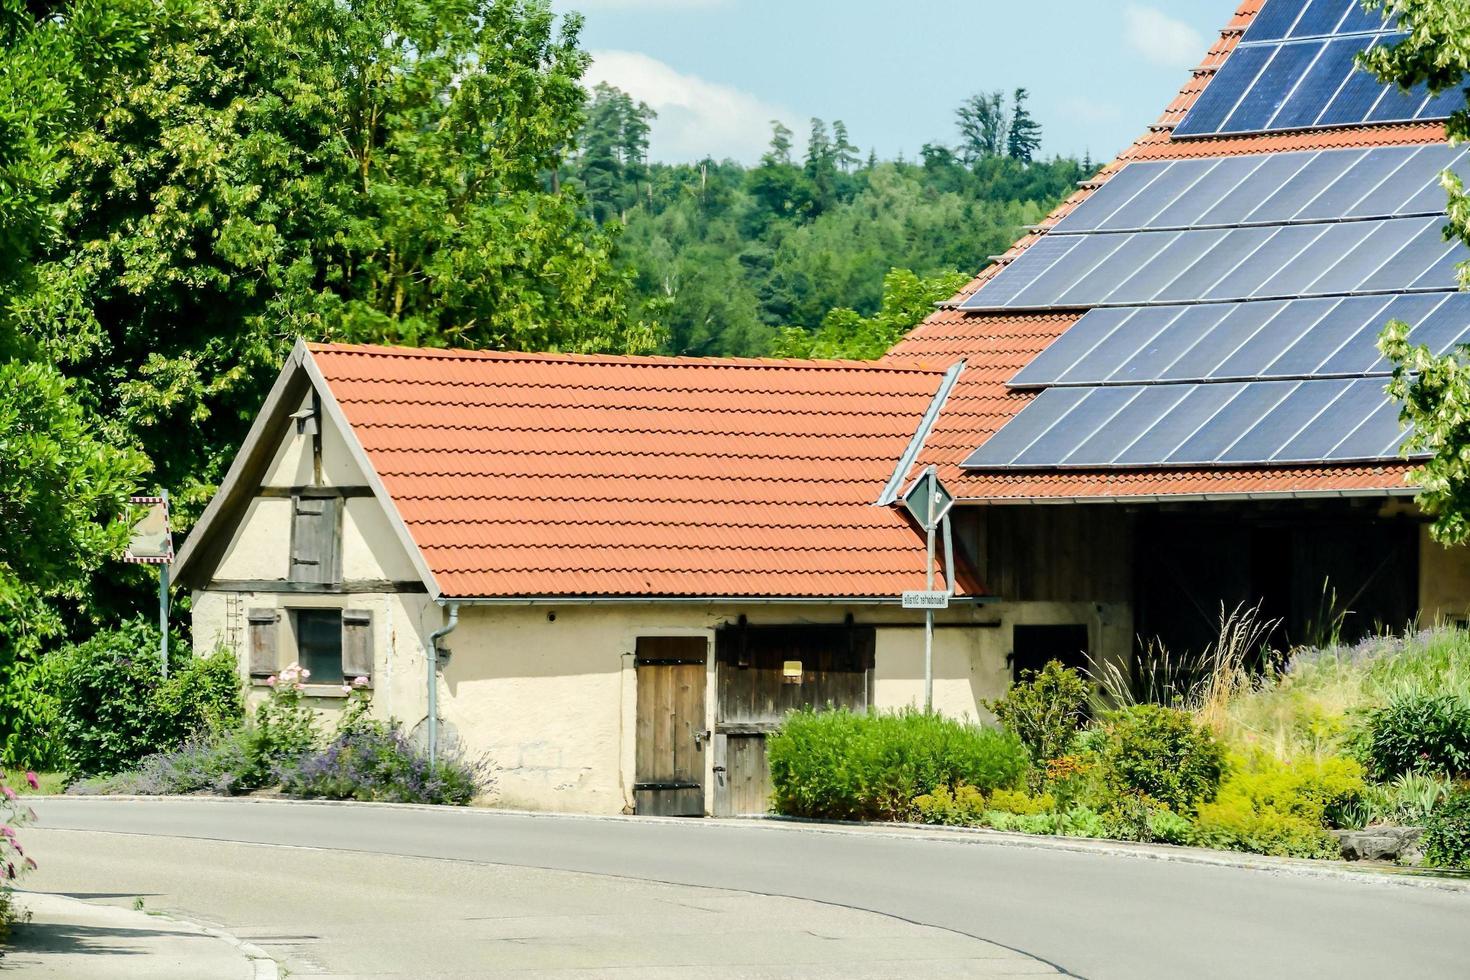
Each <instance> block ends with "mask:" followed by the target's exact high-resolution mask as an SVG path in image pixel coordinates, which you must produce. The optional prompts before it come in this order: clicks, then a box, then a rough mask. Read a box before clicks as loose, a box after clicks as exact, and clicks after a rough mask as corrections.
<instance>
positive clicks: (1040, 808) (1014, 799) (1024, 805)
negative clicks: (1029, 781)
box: [990, 789, 1057, 815]
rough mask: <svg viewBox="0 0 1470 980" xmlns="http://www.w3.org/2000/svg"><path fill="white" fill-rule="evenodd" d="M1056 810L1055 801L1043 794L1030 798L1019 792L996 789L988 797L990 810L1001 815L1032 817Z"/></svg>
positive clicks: (1028, 795)
mask: <svg viewBox="0 0 1470 980" xmlns="http://www.w3.org/2000/svg"><path fill="white" fill-rule="evenodd" d="M1056 808H1057V801H1056V800H1055V799H1053V798H1052V797H1051V796H1049V795H1047V794H1045V793H1043V794H1041V795H1040V796H1032V795H1030V794H1029V793H1023V792H1021V791H1019V790H1010V789H998V790H996V791H995V792H994V793H992V794H991V795H990V809H992V810H999V811H1001V812H1002V813H1015V814H1018V815H1034V814H1037V813H1050V812H1051V811H1052V810H1055V809H1056Z"/></svg>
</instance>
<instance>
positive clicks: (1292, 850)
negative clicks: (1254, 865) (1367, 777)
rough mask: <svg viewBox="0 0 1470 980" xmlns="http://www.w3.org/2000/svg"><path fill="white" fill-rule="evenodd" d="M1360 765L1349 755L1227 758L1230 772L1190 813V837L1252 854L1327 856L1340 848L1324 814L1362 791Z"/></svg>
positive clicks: (1338, 810)
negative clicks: (1318, 758) (1212, 794)
mask: <svg viewBox="0 0 1470 980" xmlns="http://www.w3.org/2000/svg"><path fill="white" fill-rule="evenodd" d="M1364 789H1365V786H1364V783H1363V767H1362V766H1361V765H1359V764H1358V763H1357V762H1355V761H1353V760H1351V759H1344V758H1341V757H1333V758H1328V759H1324V760H1322V761H1320V762H1319V761H1315V760H1312V759H1306V758H1304V759H1299V760H1297V761H1296V762H1294V763H1290V764H1287V763H1283V762H1281V761H1280V760H1278V759H1276V758H1274V757H1271V756H1268V755H1266V754H1264V753H1259V754H1257V755H1254V756H1251V757H1249V758H1244V757H1236V758H1234V759H1232V760H1231V768H1230V774H1229V775H1228V776H1227V777H1226V778H1225V780H1224V782H1222V783H1221V784H1220V790H1219V792H1218V793H1217V794H1216V796H1215V799H1214V801H1213V802H1211V803H1206V804H1203V805H1201V806H1200V808H1199V811H1198V814H1197V815H1196V818H1195V831H1194V832H1195V842H1196V843H1199V844H1202V845H1204V846H1206V847H1219V848H1225V849H1228V850H1233V851H1250V852H1252V853H1256V854H1275V855H1280V856H1282V857H1312V858H1330V857H1336V856H1337V855H1338V853H1339V850H1338V845H1337V840H1336V838H1334V837H1333V836H1332V835H1331V834H1330V833H1328V832H1327V822H1328V820H1329V817H1331V816H1332V815H1334V814H1338V813H1341V812H1342V811H1343V810H1344V809H1346V808H1348V807H1350V806H1351V805H1353V804H1354V803H1356V802H1357V800H1358V799H1359V798H1360V797H1361V796H1362V794H1363V792H1364Z"/></svg>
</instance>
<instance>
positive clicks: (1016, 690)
mask: <svg viewBox="0 0 1470 980" xmlns="http://www.w3.org/2000/svg"><path fill="white" fill-rule="evenodd" d="M1090 696H1091V694H1090V691H1089V690H1088V686H1087V682H1086V681H1084V680H1083V679H1082V677H1081V675H1079V674H1078V673H1077V672H1076V671H1075V670H1071V669H1070V668H1067V667H1063V666H1062V665H1061V663H1060V662H1058V661H1056V660H1052V661H1049V662H1048V663H1047V665H1046V666H1045V667H1044V668H1042V669H1041V670H1040V671H1039V672H1038V671H1027V672H1026V673H1025V674H1023V675H1022V680H1021V682H1020V683H1018V684H1015V685H1013V686H1012V687H1011V689H1010V690H1009V691H1007V692H1006V696H1005V697H1003V698H1001V699H1000V700H998V701H987V702H985V706H986V707H987V708H989V709H990V710H991V711H992V712H994V714H995V717H996V718H997V719H998V720H999V721H1000V723H1001V725H1002V726H1003V727H1004V728H1005V730H1006V731H1008V732H1011V733H1012V734H1013V735H1015V736H1016V737H1017V738H1019V739H1020V740H1021V744H1022V745H1024V746H1026V751H1027V753H1029V754H1030V756H1031V764H1032V766H1033V767H1035V769H1034V772H1035V774H1036V776H1037V777H1038V779H1039V777H1040V773H1041V767H1043V766H1045V765H1046V763H1047V761H1048V760H1051V759H1055V758H1057V757H1058V756H1061V755H1065V754H1066V752H1067V748H1068V747H1069V746H1070V745H1071V743H1072V740H1073V739H1074V738H1075V737H1076V735H1077V731H1078V729H1080V728H1081V727H1082V725H1083V724H1084V723H1085V722H1086V721H1087V703H1088V701H1089V699H1090ZM1039 788H1040V783H1039V782H1037V783H1035V784H1034V785H1033V786H1032V789H1039Z"/></svg>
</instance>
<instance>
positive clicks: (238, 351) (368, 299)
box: [14, 0, 655, 517]
mask: <svg viewBox="0 0 1470 980" xmlns="http://www.w3.org/2000/svg"><path fill="white" fill-rule="evenodd" d="M135 2H137V3H140V4H141V6H142V7H143V8H145V11H146V14H147V23H148V29H147V31H146V33H145V34H143V35H142V38H143V40H142V42H141V43H143V44H144V48H143V53H144V54H146V57H145V58H143V59H141V63H140V64H139V65H137V66H136V67H135V68H134V69H132V70H119V71H115V72H111V73H109V74H108V75H106V76H105V77H103V78H102V79H100V80H99V84H98V85H97V90H96V93H95V96H96V97H95V99H94V103H95V106H96V109H95V110H94V111H91V112H90V113H89V114H88V115H87V116H86V117H85V118H82V119H80V120H79V125H78V127H77V129H78V132H79V133H80V134H81V135H80V136H79V137H78V138H77V139H75V140H72V141H70V142H69V143H67V144H65V145H64V146H63V147H62V148H61V149H59V150H58V151H57V152H58V154H59V156H60V158H61V160H62V161H63V163H64V165H65V167H66V170H67V177H66V180H65V182H64V189H65V191H66V197H65V200H64V202H63V203H64V210H63V212H62V213H63V215H64V220H63V221H62V223H61V226H60V228H59V230H58V234H57V235H56V236H54V237H53V239H52V240H50V241H49V242H48V243H47V245H46V247H45V248H44V249H43V250H41V252H40V254H38V256H37V261H35V262H34V263H33V265H32V267H31V279H32V281H31V283H30V288H29V289H27V290H25V291H23V292H22V293H21V294H19V295H18V296H17V297H16V299H15V300H14V304H16V305H18V306H19V307H20V308H22V309H24V310H25V311H26V314H27V316H26V318H25V320H26V323H25V326H26V330H27V332H28V334H29V336H30V337H31V338H32V339H33V340H34V341H35V342H36V343H37V344H39V345H40V346H41V347H42V348H43V349H44V350H45V351H46V354H47V356H48V357H50V358H51V359H53V360H55V361H58V362H61V363H64V364H65V365H66V371H67V373H68V374H70V375H72V376H73V377H75V378H76V379H78V382H79V383H80V385H81V390H82V392H83V393H84V395H85V397H86V398H88V399H90V400H92V401H94V402H95V403H96V405H97V406H98V408H99V409H100V410H101V411H102V412H104V413H105V414H106V415H107V416H108V417H109V418H111V419H113V420H115V421H116V422H117V423H118V424H119V425H120V426H121V429H122V431H123V432H125V433H126V434H127V435H128V436H129V437H130V438H133V439H136V440H138V441H139V442H140V443H141V444H142V445H143V446H144V448H145V449H146V450H147V451H148V453H149V455H150V456H151V457H152V459H153V460H154V462H155V464H156V466H157V470H158V473H159V476H160V479H161V482H163V483H164V484H165V485H167V486H170V487H171V488H173V489H174V490H175V491H176V498H177V499H178V500H179V501H180V503H181V505H182V511H183V513H184V515H185V517H187V515H188V514H190V513H192V512H195V511H197V509H198V508H199V507H200V506H201V505H202V503H203V502H204V501H205V500H206V499H207V498H208V496H209V494H210V493H211V492H212V488H213V484H214V482H215V480H216V479H217V477H218V475H219V473H220V471H221V469H222V467H223V465H224V464H225V462H227V460H228V459H229V457H230V455H231V453H232V451H233V448H234V447H235V446H236V445H237V444H238V441H239V439H240V437H241V435H242V434H243V432H244V430H245V428H246V426H247V424H248V422H249V420H250V419H251V418H252V417H253V414H254V412H255V411H256V410H257V409H258V407H259V404H260V398H261V395H262V391H263V387H264V385H265V384H266V383H268V382H269V380H270V378H271V376H272V374H273V371H274V369H275V367H276V365H277V364H278V363H279V361H280V358H281V357H282V356H283V354H284V352H285V351H286V350H287V349H288V347H289V345H290V343H291V341H292V339H293V338H294V337H295V336H298V335H302V336H306V337H308V338H313V339H341V340H350V341H364V342H394V343H407V344H419V345H443V344H455V345H459V346H468V347H485V348H514V349H532V350H544V349H564V350H619V351H623V350H647V349H650V348H651V347H652V346H654V344H655V337H654V335H653V332H652V331H651V329H649V328H648V327H647V326H646V325H645V324H642V323H639V322H636V321H630V320H629V318H628V316H627V311H628V309H629V306H630V304H629V303H628V301H627V280H626V277H625V275H624V274H622V273H620V272H618V271H617V270H616V268H615V265H614V261H613V246H612V242H611V240H610V239H609V238H608V237H607V236H605V235H603V234H601V233H600V232H598V230H597V229H596V227H595V225H594V224H593V223H591V222H590V221H589V220H588V219H587V218H586V217H585V216H584V215H583V214H582V211H581V201H580V198H579V197H578V196H577V195H575V194H572V193H555V192H550V191H548V189H547V175H548V174H549V173H550V172H552V171H554V170H555V169H556V168H557V167H558V166H559V165H560V163H561V158H562V155H563V153H564V148H565V147H566V146H568V145H570V144H571V143H572V142H573V139H574V137H575V134H576V133H577V131H578V129H579V127H580V125H581V122H582V111H583V104H584V101H585V93H584V91H583V89H582V88H581V86H580V84H579V80H580V77H581V74H582V72H583V70H584V69H585V67H586V64H587V56H586V54H585V53H584V52H583V51H582V50H581V49H580V48H579V47H578V43H577V41H578V31H579V28H580V21H579V20H578V19H577V18H575V17H568V18H566V19H565V20H562V21H558V19H557V18H556V17H554V16H553V14H552V13H551V12H550V10H549V9H548V7H547V6H546V5H545V4H544V3H542V2H537V0H432V2H431V0H239V2H234V3H225V2H223V0H146V2H145V0H135Z"/></svg>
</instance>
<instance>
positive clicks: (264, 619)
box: [246, 609, 281, 677]
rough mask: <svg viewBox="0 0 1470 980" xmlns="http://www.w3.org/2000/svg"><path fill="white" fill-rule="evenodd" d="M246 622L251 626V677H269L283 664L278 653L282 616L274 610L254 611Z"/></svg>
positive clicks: (247, 617) (251, 611)
mask: <svg viewBox="0 0 1470 980" xmlns="http://www.w3.org/2000/svg"><path fill="white" fill-rule="evenodd" d="M246 621H247V622H248V623H249V624H250V676H251V677H269V676H270V675H271V674H274V673H275V672H276V671H277V670H278V669H280V664H281V661H280V656H279V655H278V654H277V652H276V651H277V646H276V644H277V637H278V636H279V635H280V632H281V630H280V622H281V614H280V613H279V612H277V611H276V610H274V609H252V610H250V612H249V614H248V615H247V616H246Z"/></svg>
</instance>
